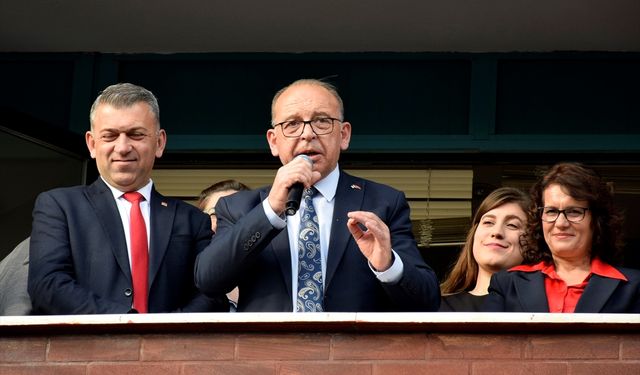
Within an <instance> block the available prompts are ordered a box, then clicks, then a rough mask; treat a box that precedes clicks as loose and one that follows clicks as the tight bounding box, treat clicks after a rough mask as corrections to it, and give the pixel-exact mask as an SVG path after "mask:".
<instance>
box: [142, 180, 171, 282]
mask: <svg viewBox="0 0 640 375" xmlns="http://www.w3.org/2000/svg"><path fill="white" fill-rule="evenodd" d="M149 207H150V214H149V216H150V220H151V238H150V241H149V287H151V286H152V285H153V280H155V277H156V275H157V274H158V270H159V269H160V265H161V264H162V260H163V259H164V256H165V254H166V253H167V249H168V247H169V239H170V238H171V232H172V229H173V221H174V219H175V216H176V209H177V206H176V204H175V203H174V202H170V201H167V200H166V199H165V197H163V196H162V195H160V193H158V192H157V191H156V189H155V188H153V189H152V190H151V202H149Z"/></svg>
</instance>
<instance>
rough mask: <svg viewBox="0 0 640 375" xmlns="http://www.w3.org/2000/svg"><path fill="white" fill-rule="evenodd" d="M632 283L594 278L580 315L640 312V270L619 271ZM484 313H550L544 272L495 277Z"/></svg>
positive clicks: (578, 307) (504, 273) (582, 299)
mask: <svg viewBox="0 0 640 375" xmlns="http://www.w3.org/2000/svg"><path fill="white" fill-rule="evenodd" d="M617 270H618V271H620V272H621V273H622V274H623V275H624V276H625V277H626V278H627V280H628V281H626V282H625V281H622V280H618V279H610V278H607V277H602V276H598V275H595V274H594V275H592V276H591V278H590V279H589V283H588V284H587V287H586V288H585V290H584V293H583V294H582V296H581V297H580V300H579V301H578V304H577V305H576V310H575V312H576V313H640V271H638V270H633V269H629V268H617ZM483 310H484V311H496V312H549V304H548V302H547V295H546V292H545V287H544V274H543V273H542V272H540V271H534V272H523V271H511V272H510V271H506V270H505V271H500V272H498V273H495V274H494V275H493V276H492V277H491V283H490V285H489V296H487V299H486V300H485V303H484V306H483Z"/></svg>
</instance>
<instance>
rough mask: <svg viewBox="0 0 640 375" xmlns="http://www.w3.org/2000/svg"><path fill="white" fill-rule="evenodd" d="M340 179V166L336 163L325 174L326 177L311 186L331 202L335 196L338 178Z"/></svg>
mask: <svg viewBox="0 0 640 375" xmlns="http://www.w3.org/2000/svg"><path fill="white" fill-rule="evenodd" d="M339 179H340V168H339V167H338V165H337V164H336V167H335V168H334V169H333V171H331V173H329V174H328V175H327V177H325V178H323V179H322V180H320V181H318V182H316V183H315V184H314V185H313V186H315V188H316V189H318V191H319V192H320V194H322V196H323V197H324V198H325V199H326V200H327V202H331V201H332V200H333V198H335V196H336V190H338V180H339Z"/></svg>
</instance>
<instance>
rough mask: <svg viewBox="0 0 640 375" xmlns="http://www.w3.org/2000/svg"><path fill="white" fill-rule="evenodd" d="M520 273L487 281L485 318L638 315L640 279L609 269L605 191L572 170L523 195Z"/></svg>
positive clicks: (552, 173) (610, 229)
mask: <svg viewBox="0 0 640 375" xmlns="http://www.w3.org/2000/svg"><path fill="white" fill-rule="evenodd" d="M531 196H532V207H531V209H530V210H529V213H528V214H529V231H528V238H527V248H526V249H525V251H524V265H521V266H516V267H513V268H511V269H509V270H508V271H502V272H499V273H496V274H494V275H493V277H492V278H491V283H490V285H489V296H488V297H487V299H486V300H485V303H484V306H483V310H485V311H508V312H565V313H573V312H576V313H639V312H640V271H638V270H632V269H628V268H618V267H614V266H613V265H612V264H615V261H616V260H617V258H618V254H619V253H620V251H621V250H622V234H621V228H622V215H621V214H620V213H619V212H618V211H617V209H616V208H615V207H614V203H613V193H612V192H611V190H610V189H609V186H607V184H606V183H605V182H604V181H602V179H601V178H600V177H599V176H598V175H597V174H596V173H595V172H594V171H593V170H591V169H589V168H586V167H584V166H582V165H580V164H577V163H561V164H557V165H555V166H553V167H552V168H551V169H550V170H549V172H547V173H546V174H545V175H544V176H543V177H542V178H541V179H540V180H539V181H538V182H537V183H536V184H535V185H534V186H533V187H532V189H531Z"/></svg>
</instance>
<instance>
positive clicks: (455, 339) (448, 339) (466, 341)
mask: <svg viewBox="0 0 640 375" xmlns="http://www.w3.org/2000/svg"><path fill="white" fill-rule="evenodd" d="M524 343H525V340H524V339H523V338H522V337H521V336H516V335H485V334H477V335H470V334H434V335H429V336H428V338H427V358H431V359H441V358H442V359H451V358H469V359H476V358H477V359H486V358H503V359H514V358H522V353H523V351H524V349H523V348H524Z"/></svg>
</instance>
